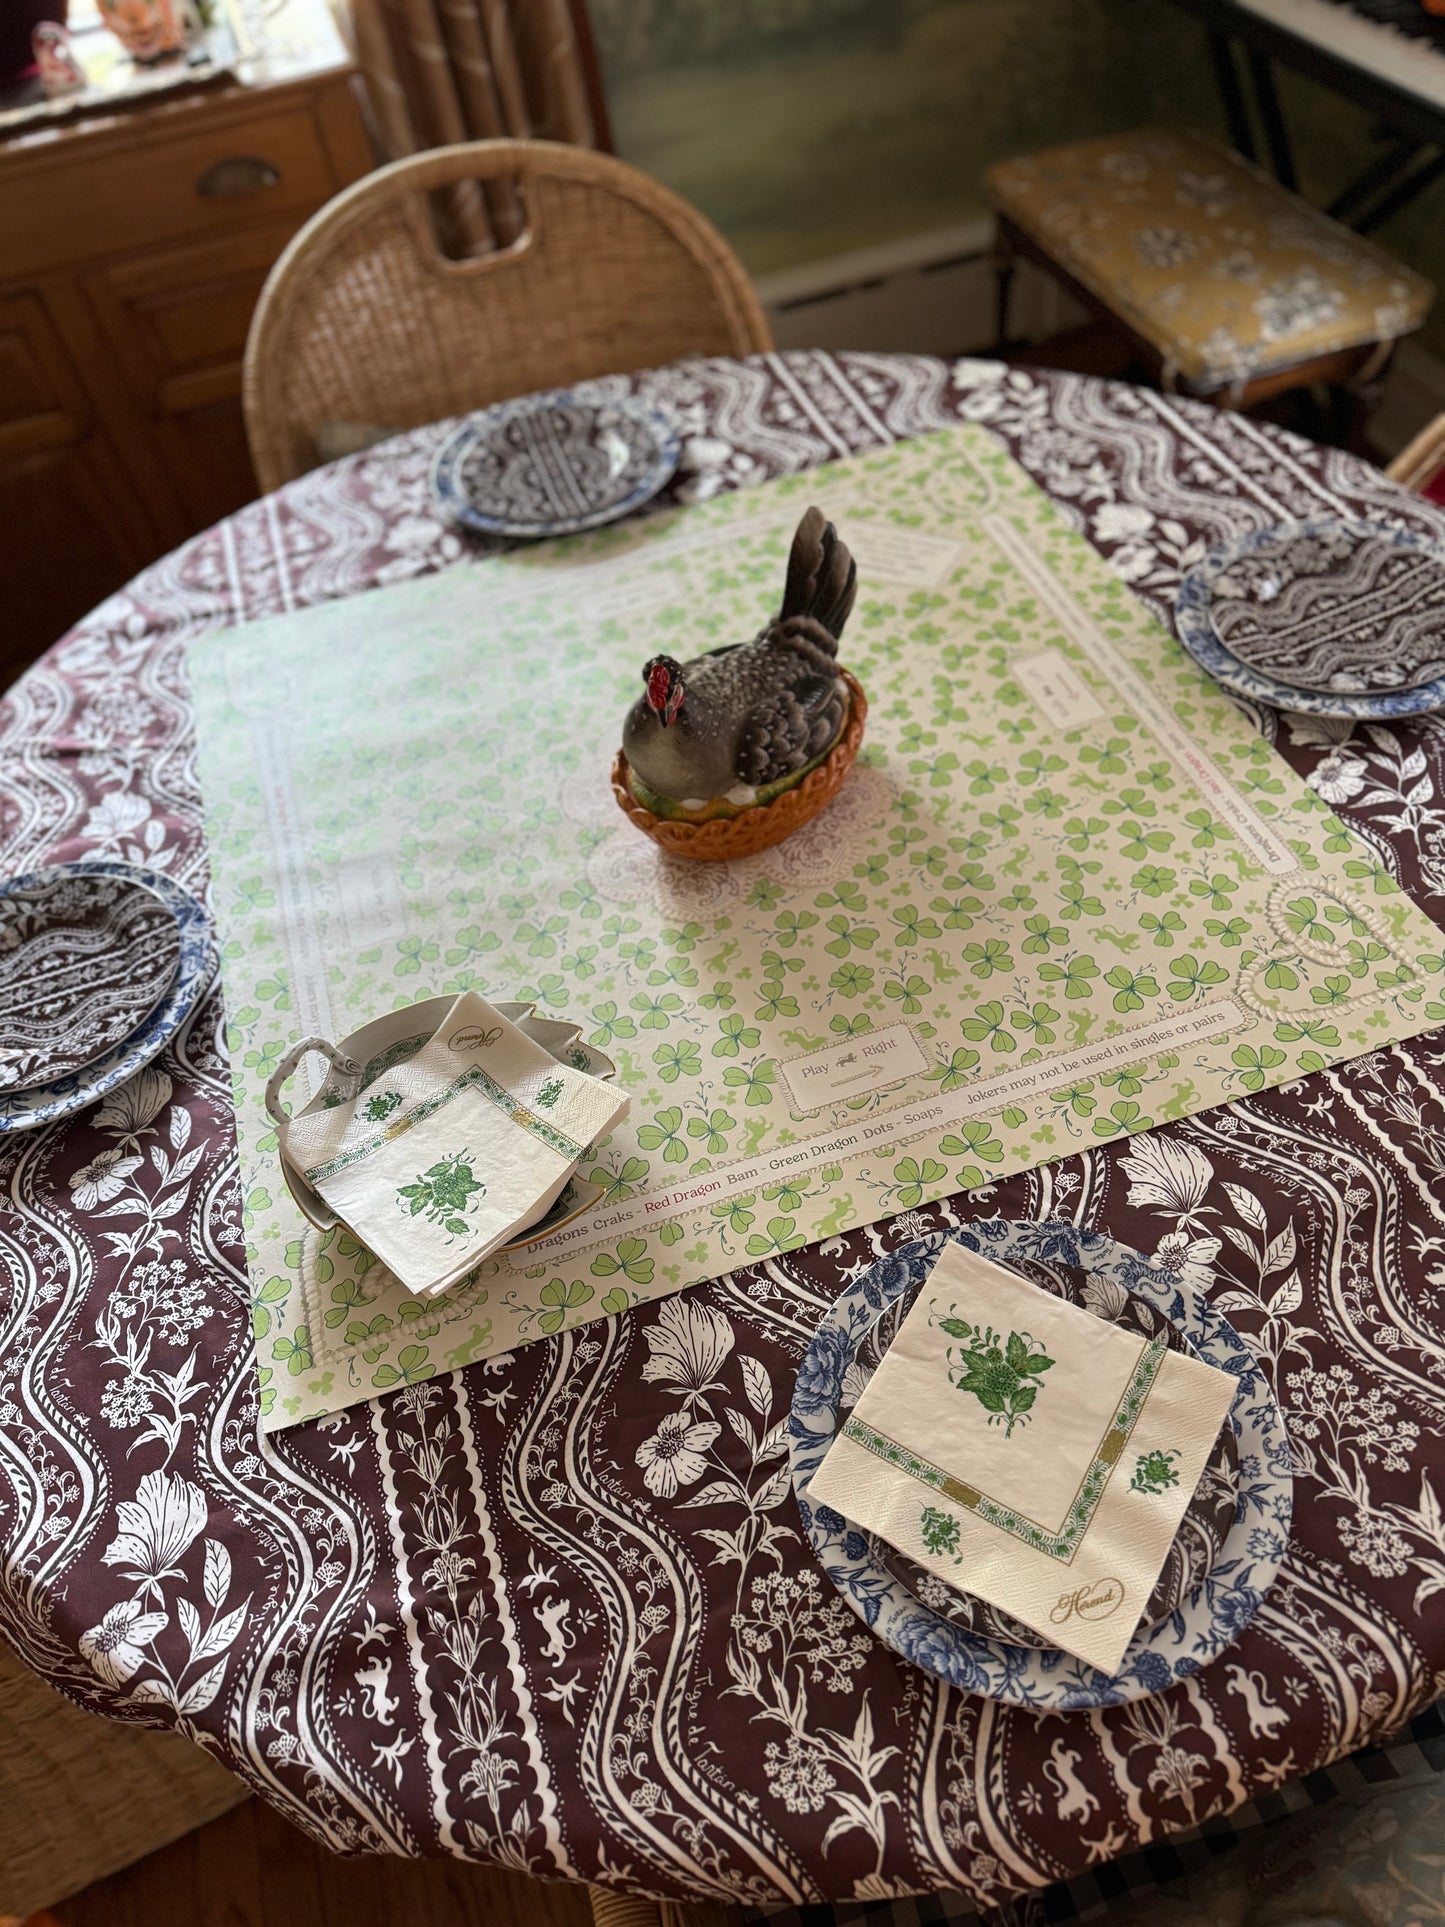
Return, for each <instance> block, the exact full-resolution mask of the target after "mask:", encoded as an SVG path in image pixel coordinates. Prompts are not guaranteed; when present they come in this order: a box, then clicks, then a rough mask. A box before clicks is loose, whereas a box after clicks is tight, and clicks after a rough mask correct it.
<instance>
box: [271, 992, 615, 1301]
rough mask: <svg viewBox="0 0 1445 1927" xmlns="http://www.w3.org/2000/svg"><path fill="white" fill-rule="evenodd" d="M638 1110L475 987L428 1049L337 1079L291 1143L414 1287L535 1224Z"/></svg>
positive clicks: (442, 1278) (343, 1212) (299, 1163)
mask: <svg viewBox="0 0 1445 1927" xmlns="http://www.w3.org/2000/svg"><path fill="white" fill-rule="evenodd" d="M328 1098H329V1099H331V1100H333V1101H329V1102H328V1101H327V1100H328ZM626 1115H627V1099H626V1098H625V1097H624V1096H623V1095H622V1094H621V1093H620V1092H618V1091H617V1090H616V1089H614V1088H613V1087H612V1086H611V1085H609V1084H604V1083H603V1082H601V1080H600V1079H598V1078H595V1077H589V1076H588V1075H587V1074H586V1072H584V1071H579V1070H573V1069H572V1068H571V1067H570V1066H568V1065H565V1064H559V1063H558V1062H557V1060H556V1058H555V1057H553V1056H552V1055H551V1054H550V1052H548V1051H545V1050H543V1049H542V1047H541V1045H540V1044H536V1043H534V1042H533V1041H532V1039H531V1038H529V1037H525V1036H523V1034H522V1032H521V1031H520V1030H518V1029H517V1027H516V1026H515V1025H514V1024H511V1023H509V1022H508V1021H507V1019H506V1018H505V1017H503V1016H502V1014H501V1013H500V1011H497V1010H495V1009H493V1007H492V1005H491V1004H489V1003H488V1002H487V1001H486V999H485V998H483V997H479V996H477V995H476V993H475V992H472V991H468V992H466V993H464V994H463V995H462V996H460V997H458V998H457V1000H456V1002H455V1003H454V1004H453V1005H452V1007H451V1009H450V1011H449V1012H448V1013H447V1015H446V1017H445V1019H444V1020H443V1022H442V1023H441V1024H440V1025H439V1026H438V1028H437V1031H436V1033H435V1035H434V1036H433V1037H432V1039H431V1041H430V1042H429V1043H427V1044H425V1045H424V1046H423V1047H422V1049H421V1050H419V1051H417V1052H416V1053H415V1055H414V1056H410V1057H407V1058H404V1059H403V1060H402V1061H401V1062H399V1063H394V1064H392V1065H390V1066H389V1067H388V1068H386V1069H384V1070H383V1071H382V1072H381V1074H380V1075H378V1076H375V1077H373V1078H371V1079H370V1080H368V1081H365V1082H363V1083H362V1084H361V1086H360V1088H358V1089H357V1090H355V1091H354V1092H353V1093H352V1094H351V1095H350V1096H348V1097H343V1096H342V1095H341V1093H340V1091H339V1090H336V1089H331V1090H329V1091H323V1093H322V1099H321V1102H319V1103H316V1104H312V1105H310V1106H308V1107H307V1108H306V1109H305V1110H304V1111H302V1112H301V1113H300V1114H299V1115H298V1116H296V1117H293V1118H292V1119H291V1121H290V1123H289V1124H288V1125H287V1126H286V1127H285V1129H284V1132H283V1135H282V1145H281V1149H282V1154H283V1156H285V1157H286V1158H287V1159H288V1160H289V1161H290V1163H291V1164H292V1165H293V1166H294V1167H295V1168H296V1169H297V1170H298V1171H299V1172H300V1173H301V1175H302V1176H303V1177H304V1178H305V1180H306V1182H307V1183H308V1184H309V1185H311V1186H312V1188H313V1189H314V1190H315V1191H316V1192H317V1193H318V1194H319V1195H320V1196H321V1197H322V1198H323V1199H324V1200H325V1202H326V1203H327V1204H328V1205H329V1206H330V1207H331V1209H332V1210H333V1211H334V1212H335V1213H336V1215H337V1217H338V1218H340V1219H341V1221H342V1223H343V1224H345V1225H348V1226H349V1227H350V1229H351V1230H352V1231H353V1232H355V1234H356V1236H357V1237H358V1238H359V1239H360V1240H361V1242H362V1243H363V1244H364V1245H366V1246H367V1247H368V1249H370V1250H371V1251H373V1252H375V1254H376V1256H377V1257H378V1258H380V1259H381V1261H382V1263H383V1264H384V1265H386V1266H387V1268H388V1269H389V1270H390V1271H391V1272H392V1273H393V1275H394V1276H395V1277H397V1278H398V1279H400V1280H401V1282H402V1284H404V1285H405V1286H406V1287H407V1289H408V1290H410V1291H414V1292H421V1293H431V1292H437V1291H443V1290H445V1289H446V1288H447V1287H448V1286H449V1285H453V1284H456V1283H457V1281H458V1280H459V1279H461V1278H463V1277H465V1276H466V1274H467V1273H468V1272H469V1271H472V1270H473V1269H474V1268H475V1267H476V1266H477V1265H479V1264H480V1263H481V1261H482V1260H483V1259H484V1258H485V1257H486V1256H487V1254H488V1253H489V1252H490V1251H493V1250H495V1249H496V1247H497V1246H498V1245H499V1244H501V1243H502V1242H503V1241H504V1240H505V1239H507V1238H509V1237H511V1235H512V1234H513V1233H514V1232H517V1231H520V1230H522V1229H524V1228H525V1227H526V1226H527V1225H529V1224H534V1223H535V1222H536V1221H537V1219H538V1218H540V1217H541V1216H542V1214H543V1213H544V1212H545V1211H546V1210H547V1208H548V1206H549V1205H550V1204H551V1203H552V1202H553V1200H554V1199H555V1198H556V1197H557V1195H558V1193H559V1192H560V1191H561V1189H562V1187H563V1185H564V1184H566V1182H567V1179H568V1178H569V1177H570V1176H571V1174H572V1172H573V1171H574V1170H575V1169H576V1168H577V1165H578V1164H579V1163H580V1161H581V1159H582V1157H583V1155H584V1153H585V1152H586V1150H587V1148H588V1146H589V1145H591V1144H592V1143H593V1142H594V1140H596V1139H598V1138H602V1137H605V1136H606V1135H607V1133H608V1132H609V1131H610V1130H611V1129H612V1126H613V1125H614V1124H616V1123H617V1122H618V1120H619V1119H621V1118H623V1117H625V1116H626Z"/></svg>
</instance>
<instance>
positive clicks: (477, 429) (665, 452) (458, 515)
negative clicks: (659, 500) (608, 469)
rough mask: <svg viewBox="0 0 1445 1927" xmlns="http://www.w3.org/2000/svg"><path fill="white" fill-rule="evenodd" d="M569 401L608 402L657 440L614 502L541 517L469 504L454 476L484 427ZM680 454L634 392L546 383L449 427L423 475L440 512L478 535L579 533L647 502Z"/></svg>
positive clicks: (678, 441)
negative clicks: (645, 463) (530, 517)
mask: <svg viewBox="0 0 1445 1927" xmlns="http://www.w3.org/2000/svg"><path fill="white" fill-rule="evenodd" d="M562 403H572V404H573V405H575V406H577V407H582V408H603V407H606V408H612V409H615V410H616V411H617V413H618V414H619V415H625V416H626V417H627V418H628V419H629V420H631V421H633V422H636V423H637V424H639V425H640V426H642V427H645V428H647V429H648V430H649V431H650V433H651V434H652V436H653V438H654V440H655V442H656V444H657V454H656V456H655V457H654V459H653V461H652V462H651V463H650V465H649V466H648V468H647V469H646V471H645V473H644V474H643V475H642V477H641V478H640V479H639V480H638V481H637V482H636V483H635V484H634V486H633V487H632V489H631V490H630V491H629V492H628V493H627V494H626V495H625V496H623V497H621V498H620V499H619V500H618V501H616V502H609V503H608V504H607V505H606V506H605V507H603V508H599V509H593V510H592V511H591V512H590V513H588V514H586V515H571V516H558V517H549V518H548V519H547V520H545V521H535V522H534V521H520V520H516V519H514V518H512V517H509V516H492V515H487V514H484V513H483V511H482V510H480V509H478V508H475V507H473V505H472V503H471V502H470V501H469V499H468V497H467V494H466V491H465V490H464V489H463V487H462V485H461V482H460V480H459V479H458V475H457V470H458V469H459V467H460V465H461V463H462V461H463V459H464V458H465V456H466V455H467V453H468V452H469V450H470V449H471V448H472V446H473V445H474V444H475V443H476V441H477V440H478V439H479V438H480V437H481V435H482V434H483V433H485V432H486V430H487V429H488V428H489V427H492V428H500V427H504V426H505V425H506V423H508V422H511V421H516V420H517V419H518V418H519V417H522V416H526V415H530V414H534V413H536V412H537V411H538V410H539V409H541V408H543V407H556V406H557V405H559V404H562ZM681 459H682V438H681V436H680V435H679V434H678V432H677V429H676V427H675V426H674V424H673V423H672V422H671V421H669V419H668V418H667V416H666V415H664V414H663V413H662V411H661V409H658V408H653V407H651V406H649V405H648V404H647V403H646V402H643V401H639V400H638V399H637V397H636V396H635V395H600V396H589V395H587V394H584V393H581V392H579V391H578V390H577V389H576V388H548V389H543V390H542V391H540V392H539V393H537V394H532V395H519V396H517V398H516V399H515V400H513V401H503V402H497V403H496V404H495V405H494V406H493V407H491V408H484V409H481V410H480V411H479V412H478V413H477V414H474V415H469V416H468V417H467V419H466V420H465V421H464V422H462V423H460V424H459V425H458V426H457V427H456V428H454V429H453V430H452V432H451V434H450V435H448V436H447V438H446V440H445V441H444V442H443V443H442V445H441V447H440V448H439V449H438V450H437V452H436V454H435V455H434V456H433V457H432V463H431V472H430V475H429V477H428V482H429V486H430V488H431V493H432V498H433V500H434V501H435V502H436V504H437V506H438V507H439V508H440V509H441V510H442V512H443V513H444V514H445V515H446V516H448V517H449V518H450V519H451V520H452V521H454V522H460V523H461V524H462V526H463V527H464V528H469V529H474V530H476V532H477V533H478V534H480V535H510V536H521V537H531V538H533V539H537V538H545V537H547V536H554V535H581V534H584V533H585V532H586V531H587V530H588V529H596V528H602V527H604V526H605V525H606V524H607V523H608V522H618V521H621V520H622V519H623V517H624V516H628V515H631V514H632V512H633V510H634V509H639V508H641V507H642V505H643V503H644V502H650V501H651V500H652V498H653V496H654V495H656V494H658V493H659V491H660V490H662V489H664V488H665V487H666V486H667V484H668V482H669V481H671V479H672V477H673V475H674V474H676V472H677V465H678V463H679V461H680V460H681Z"/></svg>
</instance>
